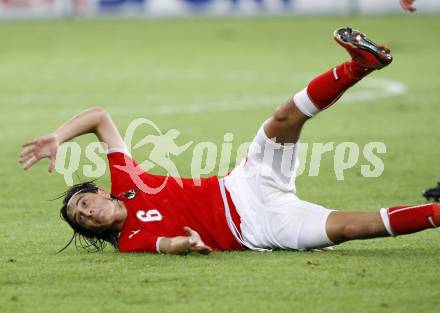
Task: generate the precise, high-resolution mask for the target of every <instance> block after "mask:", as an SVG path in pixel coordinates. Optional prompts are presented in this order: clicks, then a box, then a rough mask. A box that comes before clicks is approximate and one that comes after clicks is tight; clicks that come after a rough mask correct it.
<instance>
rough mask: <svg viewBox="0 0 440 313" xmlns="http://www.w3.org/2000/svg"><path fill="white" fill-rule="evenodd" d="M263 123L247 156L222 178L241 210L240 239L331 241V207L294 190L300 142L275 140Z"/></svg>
mask: <svg viewBox="0 0 440 313" xmlns="http://www.w3.org/2000/svg"><path fill="white" fill-rule="evenodd" d="M263 126H264V124H263ZM263 126H262V127H261V128H260V129H259V131H258V133H257V135H256V137H255V138H254V140H253V142H252V144H251V146H250V147H249V151H248V155H247V156H246V158H245V159H244V160H242V162H241V163H240V165H238V166H237V167H236V168H235V169H234V170H233V171H232V172H231V173H230V174H229V175H228V176H226V177H225V178H224V179H223V181H224V185H225V187H226V189H227V190H228V191H229V193H230V195H231V198H232V201H233V202H234V204H235V207H236V210H237V213H238V214H239V215H240V219H241V224H240V228H241V238H239V239H240V241H241V242H242V243H243V244H244V245H245V246H246V247H248V248H250V249H253V250H264V249H267V250H270V249H273V248H280V249H294V250H304V249H313V248H321V247H327V246H330V245H332V244H333V243H332V242H331V241H330V240H329V238H328V236H327V232H326V222H327V218H328V215H329V214H330V212H332V210H329V209H326V208H324V207H322V206H320V205H316V204H313V203H309V202H306V201H302V200H300V199H298V197H297V196H296V195H295V176H296V169H297V168H298V166H299V164H298V163H299V161H298V147H299V145H298V144H295V145H281V144H279V143H276V142H274V141H273V140H271V139H269V138H268V137H267V136H266V134H265V132H264V128H263Z"/></svg>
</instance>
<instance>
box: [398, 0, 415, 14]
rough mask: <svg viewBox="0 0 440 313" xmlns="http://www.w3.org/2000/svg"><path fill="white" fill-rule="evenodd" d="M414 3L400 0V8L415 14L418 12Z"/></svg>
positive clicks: (413, 0) (408, 0)
mask: <svg viewBox="0 0 440 313" xmlns="http://www.w3.org/2000/svg"><path fill="white" fill-rule="evenodd" d="M414 2H415V0H400V6H401V7H402V9H404V10H405V11H409V12H414V11H415V10H416V7H415V5H414Z"/></svg>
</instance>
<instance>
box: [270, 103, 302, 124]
mask: <svg viewBox="0 0 440 313" xmlns="http://www.w3.org/2000/svg"><path fill="white" fill-rule="evenodd" d="M297 110H298V109H297V108H296V105H295V103H294V102H293V99H290V100H288V101H287V102H285V103H283V104H282V105H280V106H279V107H278V108H277V110H276V111H275V113H274V116H273V117H274V119H275V120H276V121H277V122H280V123H283V124H285V125H286V126H295V125H296V124H297V122H298V118H297Z"/></svg>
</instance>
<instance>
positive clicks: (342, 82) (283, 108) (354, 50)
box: [265, 28, 392, 143]
mask: <svg viewBox="0 0 440 313" xmlns="http://www.w3.org/2000/svg"><path fill="white" fill-rule="evenodd" d="M334 38H335V40H336V42H337V43H339V44H340V45H341V46H342V47H344V48H345V49H346V50H347V51H348V52H349V53H350V55H351V57H352V60H351V61H349V62H344V63H342V64H340V65H338V66H336V67H335V68H333V69H331V70H329V71H327V72H325V73H323V74H322V75H320V76H318V77H316V78H315V79H313V80H312V81H311V82H310V83H309V85H308V86H307V88H305V89H303V90H302V91H300V92H299V93H297V94H296V95H295V96H294V97H293V98H292V99H289V100H288V101H287V102H286V103H284V104H282V105H280V106H279V107H278V108H277V110H276V111H275V113H274V115H273V117H272V118H271V119H270V120H269V121H268V122H267V123H266V124H265V132H266V135H267V136H268V137H269V138H275V139H276V141H277V142H279V143H296V142H297V141H298V139H299V136H300V132H301V129H302V127H303V125H304V123H305V122H306V121H307V120H308V119H309V118H311V117H313V116H314V115H316V114H317V113H318V112H320V111H322V110H324V109H326V108H328V107H329V106H331V105H332V104H333V103H335V102H336V101H337V100H338V99H339V98H340V97H341V96H342V94H343V93H344V92H345V91H346V90H347V89H348V88H350V87H351V86H353V85H354V84H356V83H357V82H358V81H360V80H361V79H362V78H363V77H365V76H366V75H368V74H369V73H371V72H372V71H374V70H379V69H381V68H383V67H385V66H386V65H388V64H390V63H391V61H392V57H391V55H390V53H389V52H390V51H389V49H387V48H384V47H382V46H378V45H376V44H375V43H373V42H371V41H370V40H369V39H368V38H367V37H366V36H365V35H364V34H362V33H361V32H358V31H355V30H352V29H350V28H341V29H338V30H337V31H335V33H334Z"/></svg>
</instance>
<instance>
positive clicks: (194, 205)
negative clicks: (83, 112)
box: [108, 152, 243, 252]
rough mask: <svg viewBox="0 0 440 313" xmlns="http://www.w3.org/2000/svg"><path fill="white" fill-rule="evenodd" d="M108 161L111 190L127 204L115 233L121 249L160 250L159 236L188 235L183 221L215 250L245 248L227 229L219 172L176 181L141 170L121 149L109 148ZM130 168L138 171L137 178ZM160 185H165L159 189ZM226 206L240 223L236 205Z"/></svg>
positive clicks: (122, 250) (130, 250) (125, 250)
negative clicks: (122, 221)
mask: <svg viewBox="0 0 440 313" xmlns="http://www.w3.org/2000/svg"><path fill="white" fill-rule="evenodd" d="M108 160H109V167H110V176H111V185H112V187H111V193H112V194H113V195H114V196H116V197H117V198H118V199H119V200H121V201H123V202H124V205H125V207H126V208H127V218H126V220H125V222H124V225H123V228H122V231H121V233H120V236H119V251H120V252H158V251H159V247H158V244H159V239H160V238H161V237H176V236H186V235H187V234H186V232H185V231H184V229H183V228H184V227H185V226H188V227H190V228H192V229H194V230H195V231H196V232H198V233H199V235H200V237H201V239H202V240H203V242H204V243H205V244H206V245H208V246H210V247H211V248H212V249H213V250H242V249H243V247H242V246H241V244H240V243H239V242H238V241H237V240H236V239H235V237H234V236H233V234H232V233H231V231H230V229H229V226H228V223H227V220H226V215H225V208H224V204H223V199H222V196H221V193H220V187H219V181H218V177H209V178H201V179H200V181H199V183H198V184H195V182H194V180H193V179H188V178H181V179H180V182H181V185H179V183H178V182H177V181H176V180H175V179H174V178H172V177H168V178H167V177H166V176H159V175H152V174H149V173H146V172H144V171H142V170H140V168H138V167H137V166H138V165H137V163H136V162H135V161H134V160H132V159H131V158H130V157H129V156H127V155H125V154H123V153H120V152H113V153H110V154H108ZM126 161H127V162H126ZM128 163H132V165H133V167H132V168H131V170H127V167H126V166H127V165H129V164H128ZM135 167H136V170H135V169H134V168H135ZM130 172H131V173H132V175H130ZM134 172H136V173H137V175H136V174H134V175H136V177H137V178H135V179H133V173H134ZM136 180H137V181H136ZM139 183H140V184H144V186H148V187H149V188H158V189H156V191H158V192H157V193H151V192H145V191H142V189H144V188H139ZM162 184H164V188H159V187H160V186H162ZM228 200H229V199H228ZM228 202H229V201H228ZM230 209H231V215H232V218H233V220H234V222H235V224H236V225H237V224H238V225H239V217H238V214H237V213H236V211H235V208H234V207H231V208H230ZM237 221H238V223H237Z"/></svg>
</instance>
